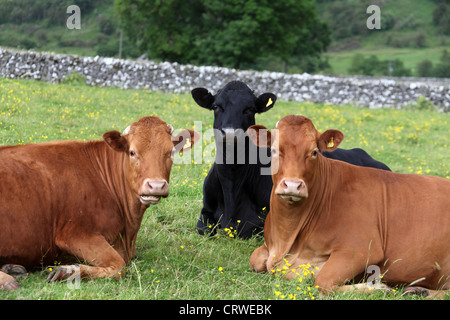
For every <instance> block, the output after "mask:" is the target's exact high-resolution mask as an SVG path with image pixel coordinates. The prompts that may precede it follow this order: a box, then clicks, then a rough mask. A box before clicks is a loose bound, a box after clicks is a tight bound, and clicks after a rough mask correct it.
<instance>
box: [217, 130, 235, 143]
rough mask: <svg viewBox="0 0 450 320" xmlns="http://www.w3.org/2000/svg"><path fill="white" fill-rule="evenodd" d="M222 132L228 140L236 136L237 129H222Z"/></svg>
mask: <svg viewBox="0 0 450 320" xmlns="http://www.w3.org/2000/svg"><path fill="white" fill-rule="evenodd" d="M220 132H221V133H222V137H223V138H225V139H226V140H231V139H234V137H235V130H234V129H233V128H225V129H220Z"/></svg>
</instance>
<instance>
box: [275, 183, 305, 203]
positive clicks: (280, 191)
mask: <svg viewBox="0 0 450 320" xmlns="http://www.w3.org/2000/svg"><path fill="white" fill-rule="evenodd" d="M275 194H276V195H278V196H280V197H281V198H282V199H283V200H287V201H300V200H301V199H303V198H307V197H308V188H307V187H306V184H305V182H304V181H303V180H301V179H283V180H281V182H280V183H279V184H278V186H277V188H276V189H275Z"/></svg>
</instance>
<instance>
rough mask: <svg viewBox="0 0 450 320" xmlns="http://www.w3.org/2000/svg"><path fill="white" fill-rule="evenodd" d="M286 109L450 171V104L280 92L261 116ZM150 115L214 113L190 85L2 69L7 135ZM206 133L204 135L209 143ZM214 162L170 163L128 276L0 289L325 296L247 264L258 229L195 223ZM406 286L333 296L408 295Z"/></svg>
mask: <svg viewBox="0 0 450 320" xmlns="http://www.w3.org/2000/svg"><path fill="white" fill-rule="evenodd" d="M274 93H275V94H276V92H274ZM288 114H302V115H305V116H308V117H310V118H311V119H312V120H313V122H314V124H315V125H316V127H317V129H318V130H319V131H324V130H326V129H331V128H335V129H339V130H341V131H343V132H344V134H345V140H344V142H343V143H342V145H341V147H342V148H347V149H348V148H353V147H361V148H363V149H365V150H366V151H367V152H368V153H369V154H371V155H372V156H373V157H374V158H376V159H377V160H380V161H383V162H385V163H386V164H387V165H388V166H390V168H391V169H392V170H393V171H397V172H402V173H417V174H427V175H436V176H441V177H445V178H450V153H449V145H450V126H449V122H450V114H448V113H447V114H443V113H437V112H433V111H419V110H415V111H413V110H409V111H407V110H395V109H378V110H370V109H363V108H358V107H354V106H333V105H328V104H312V103H298V102H285V101H277V103H276V105H275V107H274V108H273V110H271V111H269V112H267V113H264V114H261V115H257V118H256V119H257V123H258V124H262V125H265V126H267V127H268V128H273V127H274V126H275V123H276V122H277V121H278V120H279V119H280V118H281V117H283V116H285V115H288ZM147 115H157V116H159V117H161V118H162V119H163V120H164V121H166V122H168V123H170V124H171V125H172V126H173V127H174V128H175V129H182V128H193V127H194V121H201V122H202V129H201V130H202V131H205V130H207V129H210V128H211V127H212V121H213V114H212V113H211V112H209V111H207V110H205V109H203V108H200V107H198V106H197V105H196V104H195V102H194V101H193V99H192V98H191V97H190V95H184V94H181V95H178V94H167V93H158V92H148V91H139V90H122V89H117V88H97V87H88V86H85V85H83V84H78V83H71V84H59V85H57V84H48V83H43V82H34V81H27V80H9V79H3V78H0V145H8V144H24V143H38V142H46V141H51V140H61V139H62V140H69V139H75V140H92V139H101V135H102V134H103V133H104V132H105V131H108V130H111V129H116V130H119V131H122V130H123V129H124V128H125V127H126V126H128V125H129V124H130V123H131V122H133V121H135V120H137V119H139V118H140V117H142V116H147ZM196 129H197V130H198V128H196ZM209 143H211V141H204V142H203V147H205V146H206V145H208V144H209ZM210 166H211V164H208V163H190V164H182V165H177V164H175V165H174V166H173V168H172V173H171V179H170V196H169V197H168V198H167V199H164V200H162V201H161V203H160V204H158V205H157V206H151V207H150V208H149V209H148V210H147V211H146V213H145V216H144V219H143V222H142V226H141V229H140V231H139V234H138V240H137V241H138V242H137V256H136V258H135V259H134V260H132V261H131V263H129V264H128V266H127V272H126V275H125V277H124V278H122V279H120V280H112V279H100V280H83V281H82V282H81V289H79V290H70V289H68V287H67V285H66V283H56V284H47V283H46V282H45V278H46V272H47V271H45V270H44V271H43V272H41V271H40V270H37V271H35V272H32V273H30V275H29V277H28V278H27V279H26V280H24V281H22V282H21V284H22V286H23V289H21V290H18V291H16V292H3V291H0V299H305V298H306V299H318V298H319V295H318V292H317V289H315V288H314V287H313V285H312V283H313V282H312V281H311V280H308V279H307V278H306V275H305V274H304V272H303V270H299V269H298V270H296V272H298V273H299V275H298V276H297V278H296V279H295V280H292V281H286V280H284V279H282V278H281V277H279V276H269V275H261V274H255V273H254V272H252V271H251V270H250V268H249V266H248V261H249V258H250V255H251V253H252V252H253V250H254V249H255V248H256V247H258V246H259V245H261V244H262V243H263V239H262V238H261V237H254V238H252V239H250V240H248V241H244V240H239V239H236V238H234V237H230V233H227V232H220V233H219V234H218V235H216V236H214V237H203V236H199V235H198V234H197V233H196V231H195V225H196V222H197V219H198V216H199V214H200V210H201V208H202V185H203V180H204V178H205V176H206V174H207V172H208V170H209V168H210ZM368 196H370V195H368ZM55 264H56V265H57V264H58V261H55ZM287 272H291V271H290V270H288V271H287ZM401 291H402V290H401V289H400V290H397V291H395V292H394V293H384V292H379V293H376V294H373V295H371V296H363V295H359V294H353V293H350V294H335V295H333V296H330V297H329V298H332V299H404V298H401V297H400V294H401ZM408 299H419V298H418V297H408Z"/></svg>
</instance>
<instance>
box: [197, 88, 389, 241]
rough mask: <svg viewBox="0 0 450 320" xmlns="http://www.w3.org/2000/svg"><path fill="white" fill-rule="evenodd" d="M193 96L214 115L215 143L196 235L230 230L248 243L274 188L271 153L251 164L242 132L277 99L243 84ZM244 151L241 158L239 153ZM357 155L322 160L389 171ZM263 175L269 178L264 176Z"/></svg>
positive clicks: (261, 221) (349, 152) (257, 229)
mask: <svg viewBox="0 0 450 320" xmlns="http://www.w3.org/2000/svg"><path fill="white" fill-rule="evenodd" d="M191 93H192V97H193V98H194V100H195V102H197V104H198V105H199V106H201V107H203V108H206V109H209V110H214V129H215V130H214V132H215V142H216V160H215V163H214V164H213V166H212V167H211V170H210V171H209V173H208V175H207V176H206V178H205V181H204V185H203V209H202V211H201V215H200V219H199V220H198V223H197V231H198V232H199V233H200V234H205V233H210V234H214V233H215V229H216V228H229V230H230V231H229V232H230V234H232V235H234V234H237V235H238V236H239V237H242V238H249V237H251V236H252V235H253V234H255V233H258V232H261V231H262V230H263V227H264V220H265V217H266V215H267V212H268V210H269V207H270V193H271V191H272V185H273V183H272V177H271V175H270V169H269V168H270V149H269V148H265V149H264V150H263V151H261V150H258V152H259V154H260V155H262V157H261V158H260V157H258V158H257V159H256V161H255V159H254V158H252V157H251V156H250V154H251V152H250V150H251V149H252V148H256V147H255V146H254V145H253V144H252V143H251V142H249V140H248V137H247V135H246V134H245V132H246V131H247V129H248V127H250V126H251V125H254V124H255V114H256V113H262V112H266V111H268V110H270V109H271V108H273V106H274V105H275V101H276V100H277V97H276V95H274V94H273V93H263V94H262V95H260V96H258V97H257V96H255V94H254V93H253V92H252V90H250V88H249V87H248V86H247V85H246V84H245V83H243V82H241V81H231V82H229V83H228V84H227V85H226V86H225V87H223V88H222V89H220V90H219V91H218V92H217V93H216V94H215V95H212V94H211V93H210V92H209V91H208V90H207V89H205V88H195V89H193V90H192V92H191ZM242 147H244V149H245V150H244V151H243V152H242V150H239V149H240V148H242ZM355 150H356V149H353V150H343V149H337V150H336V151H338V152H336V151H334V152H333V153H328V154H324V155H325V156H326V157H333V158H337V159H338V160H343V161H346V162H348V163H352V164H355V165H362V166H367V167H376V168H382V169H385V170H389V168H388V167H387V166H385V165H384V164H383V163H381V162H378V161H376V160H374V159H372V158H371V157H370V156H369V155H368V154H367V153H365V152H364V151H363V150H361V151H362V152H363V153H364V154H363V153H361V152H356V151H355ZM335 152H336V154H335ZM230 153H231V155H230ZM264 155H266V156H267V157H264ZM332 155H333V156H332ZM335 156H336V157H335ZM266 158H267V160H268V161H265V160H266ZM380 164H381V166H380ZM264 169H266V170H267V174H265V175H264V174H263V175H262V174H261V170H264Z"/></svg>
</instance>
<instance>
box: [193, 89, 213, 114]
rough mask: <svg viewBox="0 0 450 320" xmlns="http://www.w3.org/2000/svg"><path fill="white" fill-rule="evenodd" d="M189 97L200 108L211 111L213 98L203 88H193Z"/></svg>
mask: <svg viewBox="0 0 450 320" xmlns="http://www.w3.org/2000/svg"><path fill="white" fill-rule="evenodd" d="M191 95H192V98H194V100H195V102H197V104H198V105H199V106H200V107H202V108H206V109H210V110H212V107H213V103H214V97H213V95H212V94H211V93H210V92H209V91H208V90H206V89H205V88H195V89H192V91H191Z"/></svg>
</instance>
